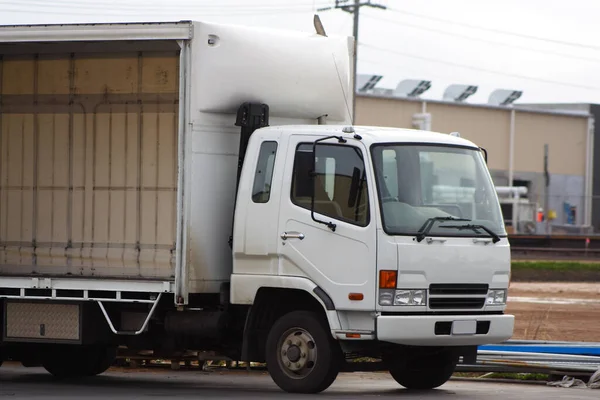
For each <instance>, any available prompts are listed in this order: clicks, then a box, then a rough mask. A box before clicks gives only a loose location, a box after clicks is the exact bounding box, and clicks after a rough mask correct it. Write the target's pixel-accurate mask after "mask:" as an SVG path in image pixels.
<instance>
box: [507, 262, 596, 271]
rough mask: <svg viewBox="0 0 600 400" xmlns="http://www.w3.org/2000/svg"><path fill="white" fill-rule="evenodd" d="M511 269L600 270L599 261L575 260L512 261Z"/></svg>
mask: <svg viewBox="0 0 600 400" xmlns="http://www.w3.org/2000/svg"><path fill="white" fill-rule="evenodd" d="M511 266H512V269H513V270H515V271H518V270H544V271H600V262H577V261H534V260H533V261H513V262H512V263H511Z"/></svg>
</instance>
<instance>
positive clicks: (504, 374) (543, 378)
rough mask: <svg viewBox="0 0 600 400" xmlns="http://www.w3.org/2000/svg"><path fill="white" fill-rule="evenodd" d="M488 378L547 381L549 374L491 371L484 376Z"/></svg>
mask: <svg viewBox="0 0 600 400" xmlns="http://www.w3.org/2000/svg"><path fill="white" fill-rule="evenodd" d="M486 378H490V379H510V380H517V381H545V382H547V381H548V379H549V376H548V375H546V374H530V373H507V372H493V373H491V374H489V375H487V376H486Z"/></svg>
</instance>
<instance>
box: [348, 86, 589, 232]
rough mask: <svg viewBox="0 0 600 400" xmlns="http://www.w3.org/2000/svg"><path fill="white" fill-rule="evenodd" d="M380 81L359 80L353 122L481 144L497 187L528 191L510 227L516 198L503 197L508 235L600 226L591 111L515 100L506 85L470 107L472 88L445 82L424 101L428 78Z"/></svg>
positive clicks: (515, 96)
mask: <svg viewBox="0 0 600 400" xmlns="http://www.w3.org/2000/svg"><path fill="white" fill-rule="evenodd" d="M379 79H380V78H379ZM379 79H378V77H377V76H359V77H358V78H357V89H358V92H357V99H356V123H357V124H359V125H377V126H393V127H401V128H418V129H431V130H433V131H438V132H447V133H450V132H459V133H460V135H461V137H463V138H466V139H469V140H471V141H473V142H475V143H476V144H477V145H479V146H481V147H483V148H485V149H486V150H487V151H488V153H489V155H488V165H489V168H490V171H491V174H492V177H493V179H494V183H495V184H496V186H519V187H526V188H527V194H525V195H522V196H520V197H521V198H520V199H519V200H518V201H519V204H523V206H520V207H518V209H519V210H520V211H518V214H519V215H517V216H516V217H515V218H514V219H515V221H518V222H517V223H516V224H515V225H514V226H512V225H513V224H512V220H513V216H514V215H515V214H513V211H512V210H513V209H516V208H514V207H512V206H511V207H506V205H507V204H508V203H510V204H514V202H511V201H508V200H506V201H503V203H504V204H503V212H504V215H505V219H507V225H508V230H509V232H519V233H534V232H537V233H545V232H548V233H582V232H589V231H591V230H592V229H593V227H595V230H596V231H600V200H598V201H595V202H594V201H592V200H593V194H600V171H598V173H597V174H596V177H597V178H596V180H594V173H593V172H594V168H593V167H594V151H593V148H594V147H593V146H594V141H593V137H594V132H593V129H594V123H593V122H594V115H593V112H592V109H591V108H586V107H583V106H579V107H570V108H569V107H560V106H559V105H556V106H554V107H553V106H547V107H544V106H540V105H531V106H528V105H516V104H514V101H515V100H516V99H518V97H519V96H520V94H521V93H520V92H517V91H510V90H509V91H505V90H498V91H495V92H493V93H492V94H491V96H490V100H489V103H488V104H470V103H466V102H465V99H466V97H468V96H469V95H470V94H472V93H474V92H475V91H476V89H477V88H476V87H473V86H461V85H453V86H451V87H449V88H448V89H447V90H446V93H445V95H444V100H439V101H438V100H424V99H421V98H420V97H419V96H420V94H422V93H423V92H424V91H426V90H427V89H428V88H429V87H430V86H431V82H428V81H403V82H401V83H400V84H399V85H398V87H397V88H396V89H378V88H376V83H377V81H378V80H379ZM546 149H547V150H546ZM597 152H600V149H598V150H597ZM598 157H599V158H598V160H600V155H599V156H598ZM545 162H546V163H547V164H546V165H547V168H546V169H545ZM599 164H600V163H599ZM598 168H600V165H599V166H598ZM545 170H547V172H548V180H546V173H545ZM546 183H548V190H546ZM594 183H595V186H594ZM599 199H600V197H599ZM538 208H541V209H542V210H544V214H545V215H546V216H549V217H550V220H549V225H548V227H546V224H545V222H543V223H539V222H537V221H536V220H537V211H538ZM546 211H547V213H546ZM592 225H593V227H592ZM546 229H547V230H546Z"/></svg>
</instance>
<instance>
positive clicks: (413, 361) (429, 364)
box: [384, 350, 458, 390]
mask: <svg viewBox="0 0 600 400" xmlns="http://www.w3.org/2000/svg"><path fill="white" fill-rule="evenodd" d="M384 362H385V363H386V366H387V368H388V369H389V371H390V375H392V378H394V380H395V381H396V382H398V383H399V384H400V385H402V386H404V387H405V388H407V389H420V390H426V389H434V388H437V387H439V386H442V385H443V384H444V383H446V382H447V381H448V380H449V379H450V378H451V377H452V374H453V373H454V370H455V369H456V364H458V355H457V354H455V353H454V352H452V351H449V350H441V351H439V352H437V353H433V354H426V355H418V352H416V351H415V352H410V353H404V354H398V353H395V352H394V353H389V354H387V355H384Z"/></svg>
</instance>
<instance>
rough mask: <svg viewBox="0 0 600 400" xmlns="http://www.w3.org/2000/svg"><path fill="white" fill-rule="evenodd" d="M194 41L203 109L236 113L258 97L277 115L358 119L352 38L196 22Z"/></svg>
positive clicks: (197, 95) (197, 94)
mask: <svg viewBox="0 0 600 400" xmlns="http://www.w3.org/2000/svg"><path fill="white" fill-rule="evenodd" d="M209 36H213V37H217V38H218V40H217V42H216V44H215V45H212V46H211V45H209V44H208V38H209ZM193 42H194V52H195V57H196V58H197V62H196V64H195V66H194V76H195V78H194V83H193V85H194V87H193V96H194V100H195V104H196V107H197V108H198V110H199V111H201V112H204V113H226V114H233V113H235V112H237V109H238V107H239V106H240V104H242V103H243V102H246V101H252V102H261V103H266V104H268V105H269V107H270V113H271V115H273V116H280V117H291V118H308V119H312V120H314V123H316V121H317V119H318V118H319V117H320V116H322V115H325V114H327V115H328V119H329V120H331V121H338V122H340V123H348V124H349V123H351V122H352V115H351V105H352V101H351V99H352V97H351V96H352V91H351V88H352V86H351V79H352V78H351V76H350V75H351V74H350V68H351V66H350V64H351V57H350V51H351V50H350V44H349V41H348V39H347V38H339V37H338V38H331V37H324V36H320V35H309V34H304V33H296V32H287V31H284V32H279V31H272V30H267V29H257V28H246V27H240V26H235V27H234V26H226V25H216V24H206V23H195V32H194V39H193Z"/></svg>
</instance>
